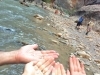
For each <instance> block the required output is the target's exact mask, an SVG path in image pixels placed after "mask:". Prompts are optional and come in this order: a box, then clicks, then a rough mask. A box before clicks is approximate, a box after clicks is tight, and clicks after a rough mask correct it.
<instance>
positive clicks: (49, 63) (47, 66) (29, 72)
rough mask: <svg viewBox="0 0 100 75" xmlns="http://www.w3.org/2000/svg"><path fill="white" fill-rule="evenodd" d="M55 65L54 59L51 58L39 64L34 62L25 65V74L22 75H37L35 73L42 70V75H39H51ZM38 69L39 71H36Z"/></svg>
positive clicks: (40, 61) (42, 60)
mask: <svg viewBox="0 0 100 75" xmlns="http://www.w3.org/2000/svg"><path fill="white" fill-rule="evenodd" d="M54 63H55V62H54V59H53V58H51V57H50V58H45V59H41V60H39V61H38V62H34V61H32V62H30V63H27V64H26V65H25V68H24V72H23V74H22V75H35V72H36V71H37V70H40V72H41V73H42V74H41V73H40V74H38V75H49V74H50V72H51V71H52V68H53V65H54ZM36 68H38V69H37V70H36Z"/></svg>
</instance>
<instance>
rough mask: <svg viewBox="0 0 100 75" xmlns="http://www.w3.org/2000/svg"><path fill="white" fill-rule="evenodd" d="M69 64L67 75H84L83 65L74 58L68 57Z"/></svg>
mask: <svg viewBox="0 0 100 75" xmlns="http://www.w3.org/2000/svg"><path fill="white" fill-rule="evenodd" d="M69 62H70V74H69V75H86V73H85V70H84V65H83V63H80V62H79V60H78V59H77V58H76V57H75V56H72V57H70V59H69Z"/></svg>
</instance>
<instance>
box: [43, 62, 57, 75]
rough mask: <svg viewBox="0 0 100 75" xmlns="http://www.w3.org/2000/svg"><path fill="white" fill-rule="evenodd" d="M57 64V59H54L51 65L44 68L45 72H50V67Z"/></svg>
mask: <svg viewBox="0 0 100 75" xmlns="http://www.w3.org/2000/svg"><path fill="white" fill-rule="evenodd" d="M54 64H55V61H53V62H52V63H51V64H50V65H49V66H47V67H46V68H44V69H43V73H44V74H45V73H48V72H49V69H50V68H51V66H53V65H54Z"/></svg>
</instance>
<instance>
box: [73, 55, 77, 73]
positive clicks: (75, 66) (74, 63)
mask: <svg viewBox="0 0 100 75" xmlns="http://www.w3.org/2000/svg"><path fill="white" fill-rule="evenodd" d="M72 60H73V68H74V71H77V58H76V57H75V56H72Z"/></svg>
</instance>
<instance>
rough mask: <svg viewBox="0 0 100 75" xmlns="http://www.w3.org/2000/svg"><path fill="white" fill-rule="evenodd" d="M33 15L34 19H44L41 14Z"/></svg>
mask: <svg viewBox="0 0 100 75" xmlns="http://www.w3.org/2000/svg"><path fill="white" fill-rule="evenodd" d="M34 17H35V18H36V19H38V20H43V19H44V17H43V16H41V15H39V14H36V15H34Z"/></svg>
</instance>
